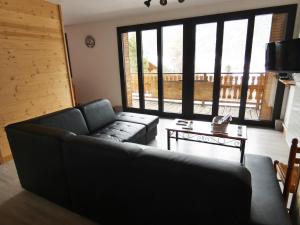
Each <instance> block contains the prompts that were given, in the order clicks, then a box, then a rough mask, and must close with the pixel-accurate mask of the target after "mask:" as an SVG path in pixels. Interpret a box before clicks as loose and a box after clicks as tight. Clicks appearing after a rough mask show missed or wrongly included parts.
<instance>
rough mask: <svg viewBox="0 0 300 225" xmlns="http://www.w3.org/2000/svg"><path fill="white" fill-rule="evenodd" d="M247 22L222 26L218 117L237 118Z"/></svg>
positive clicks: (230, 22)
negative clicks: (229, 116)
mask: <svg viewBox="0 0 300 225" xmlns="http://www.w3.org/2000/svg"><path fill="white" fill-rule="evenodd" d="M247 27H248V20H247V19H243V20H233V21H227V22H225V24H224V38H223V55H222V74H221V89H220V101H219V115H221V116H224V115H227V114H230V115H231V116H233V117H238V116H239V110H240V100H241V87H242V77H243V71H244V59H245V48H246V38H247Z"/></svg>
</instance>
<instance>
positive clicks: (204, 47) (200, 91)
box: [194, 22, 217, 115]
mask: <svg viewBox="0 0 300 225" xmlns="http://www.w3.org/2000/svg"><path fill="white" fill-rule="evenodd" d="M216 41H217V23H216V22H215V23H206V24H198V25H196V43H195V76H194V114H199V115H212V108H213V87H214V76H215V59H216V43H217V42H216Z"/></svg>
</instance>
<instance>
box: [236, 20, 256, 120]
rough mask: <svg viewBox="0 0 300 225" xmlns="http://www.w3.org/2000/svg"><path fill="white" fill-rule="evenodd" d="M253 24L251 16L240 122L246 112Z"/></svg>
mask: <svg viewBox="0 0 300 225" xmlns="http://www.w3.org/2000/svg"><path fill="white" fill-rule="evenodd" d="M254 22H255V17H254V16H251V17H250V18H249V19H248V28H247V39H246V50H245V61H244V71H243V78H242V88H241V102H240V112H239V119H240V120H241V121H243V120H244V118H245V112H246V104H247V95H248V82H249V70H250V63H251V54H252V44H253V32H254Z"/></svg>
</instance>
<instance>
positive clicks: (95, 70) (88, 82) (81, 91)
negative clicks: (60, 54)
mask: <svg viewBox="0 0 300 225" xmlns="http://www.w3.org/2000/svg"><path fill="white" fill-rule="evenodd" d="M292 3H300V0H264V1H262V0H239V1H232V2H227V3H221V4H215V5H206V6H201V7H194V8H191V9H187V8H182V9H180V10H176V11H166V13H159V14H153V15H151V16H144V17H143V16H132V17H127V18H118V19H115V20H109V21H102V22H94V23H87V24H79V25H70V26H66V32H67V34H68V41H69V50H70V58H71V64H72V71H73V80H74V85H75V89H76V96H77V99H78V101H79V102H80V103H84V102H88V101H90V100H93V99H96V98H108V99H110V100H111V101H112V103H113V104H114V105H121V90H120V75H119V61H118V46H117V33H116V27H118V26H124V25H132V24H139V23H146V22H155V21H162V20H168V19H179V18H186V17H192V16H202V15H210V14H216V13H224V12H233V11H239V10H247V9H254V8H262V7H270V6H278V5H286V4H292ZM299 18H300V17H299V13H298V15H297V23H296V28H295V30H296V31H297V33H298V30H299V29H298V28H299ZM86 35H93V36H94V37H95V39H96V46H95V48H93V49H89V48H87V47H86V46H85V44H84V39H85V37H86Z"/></svg>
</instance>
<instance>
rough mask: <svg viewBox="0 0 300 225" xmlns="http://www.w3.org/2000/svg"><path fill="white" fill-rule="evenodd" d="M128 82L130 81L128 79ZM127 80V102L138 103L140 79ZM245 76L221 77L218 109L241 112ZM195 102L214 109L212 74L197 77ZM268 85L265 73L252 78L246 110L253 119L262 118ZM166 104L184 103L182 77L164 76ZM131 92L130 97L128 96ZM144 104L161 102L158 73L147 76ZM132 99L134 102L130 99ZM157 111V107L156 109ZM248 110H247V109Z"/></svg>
mask: <svg viewBox="0 0 300 225" xmlns="http://www.w3.org/2000/svg"><path fill="white" fill-rule="evenodd" d="M128 78H129V79H128ZM128 78H127V84H128V85H127V94H128V95H127V96H128V101H132V102H133V101H134V102H137V98H138V90H139V89H138V76H137V74H131V76H129V77H128ZM242 79H243V73H222V74H221V81H220V83H221V87H220V99H219V105H220V106H226V107H236V108H237V109H238V107H239V104H240V98H241V89H242ZM194 80H195V82H194V100H195V104H200V105H202V106H203V107H204V106H205V105H210V106H211V105H212V101H213V85H214V74H213V73H196V74H195V77H194ZM265 82H266V75H265V73H264V72H256V73H250V74H249V81H248V93H247V105H246V107H247V108H251V110H252V109H253V110H254V111H255V113H252V114H255V116H252V117H255V118H254V119H257V118H256V117H258V116H259V110H260V109H261V107H262V104H263V95H264V88H265ZM163 85H164V102H169V103H174V104H178V102H181V99H182V74H178V73H164V74H163ZM129 91H131V95H130V93H128V92H129ZM144 92H145V101H149V102H150V101H154V102H156V101H157V98H158V76H157V73H145V74H144ZM130 98H131V99H130ZM155 107H156V106H155ZM246 110H247V109H246Z"/></svg>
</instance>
